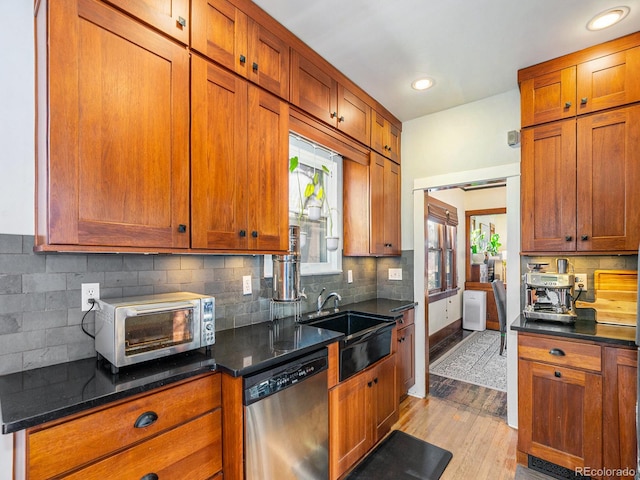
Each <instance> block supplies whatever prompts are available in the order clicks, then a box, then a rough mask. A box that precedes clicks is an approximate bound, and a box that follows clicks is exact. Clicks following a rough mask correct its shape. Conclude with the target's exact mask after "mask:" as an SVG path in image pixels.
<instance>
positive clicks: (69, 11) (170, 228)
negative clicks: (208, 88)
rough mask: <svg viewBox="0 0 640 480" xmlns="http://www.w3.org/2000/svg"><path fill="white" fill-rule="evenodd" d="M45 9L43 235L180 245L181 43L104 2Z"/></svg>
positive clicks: (184, 95)
mask: <svg viewBox="0 0 640 480" xmlns="http://www.w3.org/2000/svg"><path fill="white" fill-rule="evenodd" d="M49 8H50V12H49V15H50V22H49V26H50V32H49V70H48V76H49V79H50V80H51V81H49V84H48V88H49V91H48V99H49V111H48V115H49V118H50V119H52V121H50V122H49V125H48V128H49V131H48V134H49V138H48V142H49V145H48V147H49V149H48V155H49V157H48V159H49V163H48V195H49V196H48V202H49V203H48V228H49V230H48V235H49V239H48V243H50V244H58V245H64V244H71V245H86V246H123V247H144V248H153V247H173V248H186V247H188V246H189V233H188V231H189V56H188V53H187V51H186V50H185V49H184V47H182V46H180V45H178V44H176V43H174V42H172V41H170V40H168V39H166V38H164V37H163V36H162V35H160V34H158V33H156V32H154V31H152V30H150V29H148V28H146V27H144V26H142V25H141V24H140V23H138V22H136V21H134V20H132V19H130V18H129V17H127V16H125V15H124V14H122V13H120V12H117V11H115V10H113V9H112V8H110V7H108V6H106V5H105V4H102V3H98V2H94V1H91V0H65V1H60V2H53V3H51V4H50V6H49ZM41 73H43V72H41ZM40 100H41V101H43V102H44V101H46V100H45V98H44V97H43V98H41V99H40ZM40 127H42V124H41V125H40V126H39V128H40ZM43 130H44V127H42V129H41V130H40V131H39V135H45V132H44V131H43ZM39 144H40V146H39V149H40V152H39V155H40V154H41V155H42V158H47V157H46V150H47V149H46V146H45V145H46V140H45V141H43V139H42V138H40V139H39ZM39 161H40V160H39ZM44 172H46V170H43V169H42V168H39V179H38V182H39V186H38V189H39V190H40V189H41V188H42V186H43V184H42V179H43V178H44V176H45V173H44ZM45 194H46V189H45V190H44V191H39V192H38V195H39V196H40V200H39V203H38V209H41V208H43V205H44V201H45V200H43V199H44V197H43V195H45Z"/></svg>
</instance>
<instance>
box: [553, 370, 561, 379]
mask: <svg viewBox="0 0 640 480" xmlns="http://www.w3.org/2000/svg"><path fill="white" fill-rule="evenodd" d="M553 376H554V377H556V378H560V377H562V372H559V371H558V370H556V371H555V372H553Z"/></svg>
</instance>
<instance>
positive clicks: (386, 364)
mask: <svg viewBox="0 0 640 480" xmlns="http://www.w3.org/2000/svg"><path fill="white" fill-rule="evenodd" d="M397 419H398V394H397V380H396V354H391V355H389V356H388V357H385V358H384V359H383V360H380V361H379V362H377V363H376V364H375V365H373V366H371V367H370V368H368V369H366V370H364V371H363V372H361V373H359V374H357V375H355V376H353V377H351V378H349V379H348V380H345V381H344V382H342V383H340V384H338V385H337V386H336V387H334V388H333V389H331V390H330V391H329V478H331V479H337V478H339V477H340V476H341V475H342V474H343V473H345V472H346V471H347V470H348V469H349V468H351V467H352V466H353V465H354V464H355V463H356V462H357V461H358V460H359V459H360V458H362V457H363V456H364V455H365V454H366V453H367V452H368V451H369V450H370V449H371V447H373V446H374V445H375V444H376V443H377V442H378V440H380V439H381V438H382V437H383V436H384V435H385V434H386V433H387V432H388V431H389V430H390V429H391V426H392V425H393V424H394V423H395V422H396V420H397Z"/></svg>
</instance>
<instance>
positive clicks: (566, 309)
mask: <svg viewBox="0 0 640 480" xmlns="http://www.w3.org/2000/svg"><path fill="white" fill-rule="evenodd" d="M573 286H574V274H573V273H555V272H549V273H546V272H535V271H534V272H528V273H525V275H524V289H525V292H524V298H525V307H524V311H523V312H522V313H523V315H524V316H525V317H526V318H530V319H537V320H547V321H552V322H561V323H573V322H575V321H576V312H575V308H574V305H573V300H574V299H573Z"/></svg>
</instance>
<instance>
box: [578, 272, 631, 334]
mask: <svg viewBox="0 0 640 480" xmlns="http://www.w3.org/2000/svg"><path fill="white" fill-rule="evenodd" d="M593 280H594V282H593V283H594V288H595V292H594V298H595V301H593V302H582V301H577V302H576V304H575V306H576V308H593V309H595V310H596V322H598V323H613V324H616V325H634V326H635V325H636V311H637V308H638V305H637V301H638V298H637V296H638V292H637V289H638V272H637V271H636V270H596V271H595V272H594V274H593Z"/></svg>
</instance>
